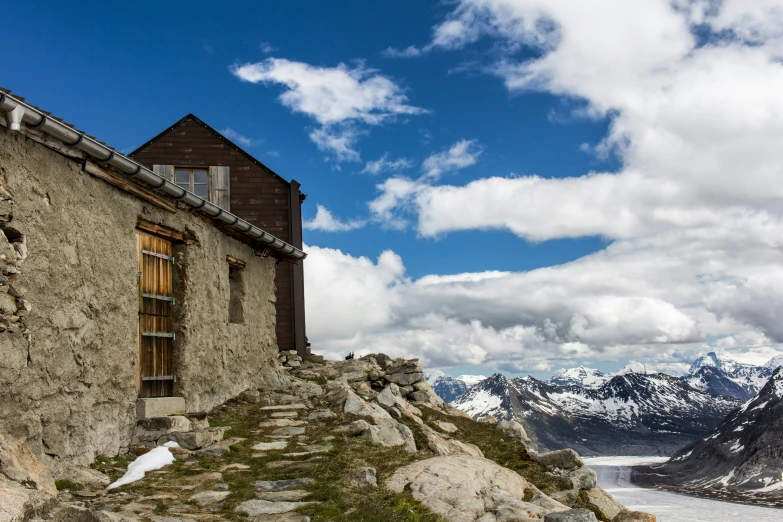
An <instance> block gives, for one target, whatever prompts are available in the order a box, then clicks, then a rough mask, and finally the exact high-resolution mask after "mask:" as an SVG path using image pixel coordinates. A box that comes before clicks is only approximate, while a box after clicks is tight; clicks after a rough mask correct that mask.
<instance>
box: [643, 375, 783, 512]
mask: <svg viewBox="0 0 783 522" xmlns="http://www.w3.org/2000/svg"><path fill="white" fill-rule="evenodd" d="M781 433H783V367H779V368H778V369H776V370H775V372H774V373H773V374H772V377H771V378H770V379H769V381H768V382H767V383H766V384H765V385H764V387H763V388H762V389H761V391H760V392H759V393H758V394H757V395H756V396H755V397H753V398H751V399H750V400H748V401H747V402H746V403H745V404H743V405H742V407H741V408H738V409H737V410H735V411H734V412H732V413H731V414H730V415H729V416H728V417H726V420H724V421H723V423H722V424H721V425H720V426H718V427H717V428H716V429H715V430H714V431H713V432H712V433H711V434H709V435H708V436H707V437H704V438H702V439H699V440H697V441H695V442H693V443H691V444H689V445H688V446H685V447H684V448H682V449H681V450H680V451H678V452H677V453H676V454H675V455H674V456H673V457H672V458H671V459H670V460H669V461H668V462H667V463H665V464H663V465H662V466H658V467H655V469H654V470H653V473H651V474H650V475H649V478H650V479H651V480H653V481H656V480H660V477H661V476H666V477H668V478H666V479H664V481H665V482H666V483H670V484H675V485H683V486H684V487H685V488H686V489H688V490H691V491H696V492H698V491H708V492H709V491H717V492H720V491H723V492H731V493H735V494H737V495H747V496H748V497H752V498H756V499H764V500H765V501H769V500H778V501H781V500H783V478H782V477H783V439H782V438H781ZM645 480H646V479H645Z"/></svg>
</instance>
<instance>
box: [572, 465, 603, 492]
mask: <svg viewBox="0 0 783 522" xmlns="http://www.w3.org/2000/svg"><path fill="white" fill-rule="evenodd" d="M568 476H569V478H570V479H571V484H572V485H573V487H574V489H593V488H594V487H595V486H596V484H597V483H598V475H597V474H596V473H595V471H593V470H592V469H590V468H585V467H582V468H579V469H577V470H576V471H572V472H571V473H569V475H568Z"/></svg>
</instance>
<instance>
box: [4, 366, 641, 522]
mask: <svg viewBox="0 0 783 522" xmlns="http://www.w3.org/2000/svg"><path fill="white" fill-rule="evenodd" d="M297 362H298V361H297ZM186 420H188V421H189V422H190V423H191V428H192V427H193V426H192V424H193V423H194V422H195V423H201V425H200V429H196V430H195V431H201V432H205V431H206V432H208V433H211V434H213V436H214V438H215V439H221V440H214V441H211V443H210V442H209V441H207V443H206V445H204V446H203V447H201V448H199V449H187V448H184V447H183V448H179V449H177V451H176V455H175V456H176V460H175V461H174V463H173V464H171V465H170V466H166V467H164V468H162V469H160V470H157V471H152V472H149V473H148V474H147V476H146V477H144V478H143V479H141V480H139V481H137V482H133V483H131V484H128V485H126V486H121V487H119V488H116V489H112V490H108V491H107V490H106V489H105V487H106V485H107V484H108V483H109V482H110V481H111V480H115V479H117V478H118V477H119V476H120V475H122V474H123V473H124V472H125V471H126V469H127V466H128V464H129V463H130V460H129V459H127V458H111V459H109V458H101V459H98V460H97V461H96V463H95V464H94V465H93V467H92V468H73V469H70V470H60V471H59V472H58V476H57V478H58V479H59V480H58V482H57V483H56V486H57V489H58V490H59V491H57V490H55V482H54V477H52V476H51V474H48V475H47V472H48V470H47V469H46V468H45V466H42V465H41V464H40V462H39V461H37V459H36V458H35V457H34V456H33V455H32V454H31V453H30V452H29V450H27V449H25V447H24V445H22V444H20V443H16V442H13V441H10V442H5V441H3V442H2V443H0V505H2V506H3V510H4V511H0V521H2V522H6V521H9V522H10V521H16V520H56V521H57V520H59V521H65V520H69V521H71V520H76V521H86V522H92V521H100V522H104V521H119V522H137V521H144V522H181V521H206V522H210V521H223V520H253V521H259V522H260V521H288V522H297V521H298V522H304V521H307V520H333V519H340V520H414V519H416V520H422V521H430V520H431V521H435V520H449V521H451V520H454V521H457V522H461V521H463V520H464V521H478V520H480V521H481V522H492V521H511V520H604V521H609V520H618V521H619V520H651V519H650V518H647V519H644V518H633V517H636V516H637V515H636V514H634V513H631V512H628V511H627V510H625V509H624V507H623V506H621V505H619V504H618V503H617V502H615V501H614V499H612V497H611V496H610V495H609V494H608V493H606V492H604V491H602V490H600V488H597V487H596V483H595V480H596V478H595V473H594V472H593V471H592V470H590V469H588V468H586V467H584V465H583V463H582V461H581V459H580V458H579V456H578V455H577V454H576V453H575V452H573V451H572V450H562V451H555V452H547V453H538V452H537V448H536V446H535V444H534V443H533V442H532V441H531V440H530V439H529V438H528V436H527V434H526V432H525V430H524V428H523V427H522V426H521V425H520V424H518V423H516V422H513V421H507V422H500V423H479V422H475V421H473V420H471V419H469V418H467V416H466V415H465V414H464V413H462V412H461V411H459V410H457V409H455V408H453V407H451V406H449V405H448V404H446V403H444V402H443V401H442V400H441V399H440V398H439V397H438V396H437V395H436V394H435V393H434V391H433V390H432V388H431V387H430V386H429V385H428V384H427V383H426V381H425V380H424V373H423V371H422V368H421V365H420V363H419V362H418V361H416V360H413V361H406V360H394V359H390V358H389V357H386V356H384V355H382V354H377V355H374V356H367V357H365V358H362V359H359V360H352V361H339V362H330V363H325V364H313V363H309V362H304V361H303V362H302V364H301V365H300V366H299V367H297V368H295V369H292V370H290V377H289V379H288V380H287V383H286V384H285V386H284V387H282V388H281V389H277V390H248V391H247V392H245V393H244V394H243V395H242V396H241V397H239V398H237V399H234V400H232V401H230V402H229V403H226V404H225V405H223V406H221V407H218V408H216V409H215V410H213V411H211V412H209V420H208V421H207V419H187V418H186ZM177 422H181V421H177ZM206 422H208V424H211V427H209V428H207V427H205V426H207V425H208V424H206V425H205V424H204V423H206ZM150 431H151V430H150ZM173 433H175V432H171V433H168V434H162V435H161V436H160V437H158V438H157V439H156V440H155V441H154V443H155V445H158V444H160V442H161V441H162V440H164V439H166V438H171V437H174V438H177V437H181V436H180V435H176V434H174V435H172V434H173ZM184 433H187V432H184ZM218 433H219V435H217V434H218ZM224 433H225V437H226V439H225V440H222V439H223V435H224ZM137 435H138V434H137ZM183 440H184V439H183ZM136 442H138V443H140V444H139V445H137V446H136V448H137V452H139V453H140V452H143V451H144V450H145V449H147V450H148V449H151V448H150V446H151V445H152V444H149V442H151V441H142V440H138V441H136ZM142 443H143V444H142ZM7 506H8V507H7ZM572 508H576V509H572ZM584 508H587V510H588V511H582V510H584ZM565 515H569V516H570V517H571V518H562V517H563V516H565ZM553 517H554V518H553ZM574 517H583V518H574ZM584 517H588V518H584ZM589 517H593V518H589ZM629 517H631V518H629ZM652 520H654V519H652Z"/></svg>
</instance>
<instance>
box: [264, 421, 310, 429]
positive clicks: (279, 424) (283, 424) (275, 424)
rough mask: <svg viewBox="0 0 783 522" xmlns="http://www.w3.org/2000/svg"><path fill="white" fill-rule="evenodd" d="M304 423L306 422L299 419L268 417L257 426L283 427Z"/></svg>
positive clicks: (302, 424)
mask: <svg viewBox="0 0 783 522" xmlns="http://www.w3.org/2000/svg"><path fill="white" fill-rule="evenodd" d="M305 424H307V423H306V422H305V421H301V420H292V419H270V420H267V421H264V422H262V423H260V424H259V425H258V426H259V427H261V428H285V427H286V426H304V425H305Z"/></svg>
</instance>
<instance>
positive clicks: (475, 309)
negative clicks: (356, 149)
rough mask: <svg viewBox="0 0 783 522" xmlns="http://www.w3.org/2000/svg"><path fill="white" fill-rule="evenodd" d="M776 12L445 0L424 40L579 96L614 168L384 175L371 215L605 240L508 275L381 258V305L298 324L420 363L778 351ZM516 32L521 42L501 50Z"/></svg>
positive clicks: (764, 7) (659, 4)
mask: <svg viewBox="0 0 783 522" xmlns="http://www.w3.org/2000/svg"><path fill="white" fill-rule="evenodd" d="M705 6H708V7H709V8H707V7H705ZM782 13H783V2H781V1H779V0H778V1H771V0H766V1H764V0H747V1H743V0H725V1H724V2H721V3H715V2H703V1H686V0H675V1H673V2H666V1H659V0H637V1H635V2H628V1H627V0H595V1H593V2H580V1H575V0H513V1H512V0H461V1H459V2H458V4H457V6H456V8H455V9H454V11H453V12H452V13H451V14H450V15H449V16H448V17H447V19H446V20H444V21H443V22H442V23H440V24H438V25H437V26H436V27H435V28H434V32H433V40H432V42H431V43H430V45H429V47H432V46H435V47H439V48H443V49H459V48H461V47H464V46H467V45H470V44H471V43H473V42H476V41H478V40H479V39H481V38H491V39H493V40H494V41H495V42H497V43H498V44H500V45H499V48H502V49H505V50H506V54H505V55H504V57H503V58H502V59H500V60H496V61H494V58H492V56H495V55H492V54H489V55H487V56H488V57H489V59H490V60H493V61H490V62H488V63H486V64H484V66H485V67H486V69H487V70H489V71H491V72H492V73H493V74H495V75H497V76H498V77H499V78H500V79H501V80H502V81H503V82H504V83H505V85H506V86H507V88H508V89H509V90H510V91H513V92H526V91H530V90H537V91H543V92H547V93H550V94H554V95H557V96H564V97H568V98H570V99H577V100H580V101H581V102H583V106H584V107H585V109H584V110H583V111H582V115H583V116H587V117H598V118H609V119H610V121H611V125H610V128H609V131H608V133H607V135H606V137H605V139H604V140H603V142H602V143H601V144H599V145H598V147H597V148H596V150H597V151H599V152H604V153H609V152H612V153H615V154H617V155H618V157H619V159H620V160H621V165H622V166H621V168H620V169H619V170H618V171H617V172H591V173H585V174H584V175H582V176H577V177H564V178H543V177H541V176H536V175H534V174H530V173H525V175H522V176H518V175H513V174H509V173H505V172H504V173H491V172H488V173H486V174H485V177H483V178H482V179H477V180H475V181H473V182H471V183H468V184H465V185H461V186H457V185H447V184H439V183H438V180H437V179H436V178H437V175H436V176H432V177H427V176H426V175H425V177H424V178H423V179H420V180H411V179H408V178H403V177H393V178H390V179H388V180H386V181H385V182H384V183H382V184H380V185H379V186H378V188H379V190H380V195H379V197H378V198H377V199H376V200H375V201H373V202H371V203H370V209H371V211H372V212H373V215H374V217H375V219H378V220H381V221H384V222H387V223H391V224H396V225H402V224H404V223H406V222H409V221H410V222H413V223H415V224H416V227H417V230H418V232H419V233H420V234H421V235H424V236H439V235H443V234H447V233H449V232H452V231H458V230H485V229H501V230H509V231H511V232H513V233H514V234H517V235H518V236H520V237H523V238H526V239H529V240H533V241H545V240H550V239H557V238H566V237H585V236H603V237H605V238H607V239H608V240H609V241H610V243H609V245H608V246H607V247H606V248H605V249H604V250H602V251H600V252H597V253H595V254H592V255H590V256H586V257H584V258H582V259H579V260H576V261H573V262H571V263H566V264H564V265H560V266H554V267H548V268H542V269H539V270H533V271H530V272H524V273H517V272H492V273H490V274H489V275H485V274H454V275H450V276H439V275H431V276H427V277H425V278H422V279H421V280H419V281H406V280H404V279H402V276H399V275H398V277H397V279H395V282H394V284H389V285H387V286H386V287H383V286H382V285H379V286H378V287H377V288H385V290H384V292H383V293H385V294H387V295H385V296H384V297H383V301H382V302H384V303H387V304H386V306H387V309H388V311H389V313H388V314H387V315H386V316H385V322H382V323H378V322H375V323H373V324H372V325H371V326H368V327H364V326H362V325H360V324H359V325H356V327H357V329H356V332H357V333H356V334H355V335H354V336H352V337H350V338H345V337H344V338H341V339H339V340H338V339H336V338H334V337H330V334H329V333H328V332H324V333H320V332H315V333H314V336H313V338H315V339H319V340H320V341H321V342H323V343H324V345H325V346H327V347H329V349H330V350H332V352H333V353H338V352H340V351H341V350H343V349H347V348H349V347H350V349H354V350H356V351H357V352H359V351H360V350H366V351H376V350H375V348H376V347H384V348H386V349H388V350H389V351H391V352H392V353H394V354H398V355H419V356H422V357H423V358H424V360H425V361H426V362H427V363H428V364H432V365H443V366H445V365H453V364H476V363H477V361H478V362H482V363H495V364H497V365H498V366H500V365H506V367H514V368H526V369H527V371H530V370H532V369H540V368H546V367H547V366H551V365H552V364H555V362H556V361H560V362H562V361H565V360H568V359H569V358H574V359H579V360H586V359H590V360H599V361H612V360H618V359H627V358H628V357H629V354H633V358H634V359H638V360H642V361H644V362H649V363H651V364H652V365H653V366H654V367H657V368H660V369H663V368H669V369H676V368H680V369H682V368H683V366H684V364H686V363H687V361H689V360H690V359H692V358H693V357H694V356H695V355H697V354H698V353H699V352H703V351H704V350H705V348H707V347H709V348H721V349H724V350H726V351H728V352H730V353H731V354H733V355H735V356H737V357H738V358H743V359H744V360H756V361H760V360H762V359H764V358H766V357H767V356H768V355H770V354H774V353H775V352H776V351H778V350H780V349H781V345H780V344H779V343H781V342H783V328H781V327H780V322H779V321H778V320H777V315H776V311H777V310H780V309H781V307H782V306H783V300H781V298H780V295H783V268H781V267H783V247H781V245H782V244H783V243H781V239H780V238H781V237H783V184H781V183H780V180H781V179H783V148H781V147H780V146H779V144H780V143H781V142H783V97H781V96H780V92H782V91H783V67H781V65H780V64H781V61H782V60H783V29H781V27H783V23H782V22H783V14H782ZM694 24H701V25H700V26H699V27H698V28H695V27H694ZM531 46H532V47H533V48H534V51H535V53H534V56H533V57H532V58H531V57H530V53H529V52H527V53H526V54H525V55H524V57H521V56H523V55H522V54H519V53H517V51H518V50H520V49H523V48H530V47H531ZM426 48H427V47H425V48H424V49H426ZM425 172H426V170H425ZM498 174H501V175H500V176H498ZM348 261H350V260H347V261H346V262H348ZM351 262H352V261H351ZM346 277H350V276H349V275H346ZM308 291H309V289H308ZM317 313H318V312H317V311H316V310H313V311H312V312H311V314H317ZM346 351H347V350H346ZM558 364H559V362H558Z"/></svg>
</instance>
